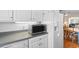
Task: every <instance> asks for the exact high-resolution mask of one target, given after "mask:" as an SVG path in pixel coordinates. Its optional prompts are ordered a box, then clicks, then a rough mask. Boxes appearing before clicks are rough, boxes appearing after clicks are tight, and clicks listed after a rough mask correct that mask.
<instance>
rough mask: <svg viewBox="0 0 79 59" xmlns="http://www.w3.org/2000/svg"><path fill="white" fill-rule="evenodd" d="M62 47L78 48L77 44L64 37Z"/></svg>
mask: <svg viewBox="0 0 79 59" xmlns="http://www.w3.org/2000/svg"><path fill="white" fill-rule="evenodd" d="M64 48H78V44H77V43H72V41H71V40H68V39H65V40H64Z"/></svg>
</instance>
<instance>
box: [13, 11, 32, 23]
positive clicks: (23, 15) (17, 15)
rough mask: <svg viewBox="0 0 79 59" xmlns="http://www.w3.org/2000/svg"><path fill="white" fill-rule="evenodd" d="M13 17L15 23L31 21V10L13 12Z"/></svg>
mask: <svg viewBox="0 0 79 59" xmlns="http://www.w3.org/2000/svg"><path fill="white" fill-rule="evenodd" d="M13 17H14V20H15V22H26V21H31V10H14V11H13Z"/></svg>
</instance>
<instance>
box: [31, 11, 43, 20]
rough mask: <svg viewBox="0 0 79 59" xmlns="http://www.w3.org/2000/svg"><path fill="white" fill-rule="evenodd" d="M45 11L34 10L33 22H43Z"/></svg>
mask: <svg viewBox="0 0 79 59" xmlns="http://www.w3.org/2000/svg"><path fill="white" fill-rule="evenodd" d="M42 19H43V11H42V10H32V21H42Z"/></svg>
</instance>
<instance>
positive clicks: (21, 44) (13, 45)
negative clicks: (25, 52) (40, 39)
mask: <svg viewBox="0 0 79 59" xmlns="http://www.w3.org/2000/svg"><path fill="white" fill-rule="evenodd" d="M1 48H28V40H24V41H19V42H15V43H11V44H7V45H4V46H3V47H1Z"/></svg>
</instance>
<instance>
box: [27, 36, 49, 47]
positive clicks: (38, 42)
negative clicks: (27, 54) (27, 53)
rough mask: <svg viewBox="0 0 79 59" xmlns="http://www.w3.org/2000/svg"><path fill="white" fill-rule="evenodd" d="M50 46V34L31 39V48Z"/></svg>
mask: <svg viewBox="0 0 79 59" xmlns="http://www.w3.org/2000/svg"><path fill="white" fill-rule="evenodd" d="M47 47H48V35H42V36H39V37H35V38H31V39H29V48H47Z"/></svg>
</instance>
